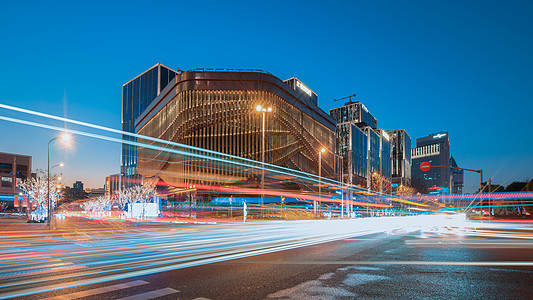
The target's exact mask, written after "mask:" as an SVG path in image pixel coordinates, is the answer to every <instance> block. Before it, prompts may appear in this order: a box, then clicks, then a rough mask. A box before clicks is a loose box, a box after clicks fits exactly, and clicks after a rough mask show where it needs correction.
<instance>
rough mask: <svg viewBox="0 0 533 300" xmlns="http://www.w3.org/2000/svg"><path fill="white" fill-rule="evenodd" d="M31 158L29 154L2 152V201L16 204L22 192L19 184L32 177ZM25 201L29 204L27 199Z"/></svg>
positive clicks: (0, 187)
mask: <svg viewBox="0 0 533 300" xmlns="http://www.w3.org/2000/svg"><path fill="white" fill-rule="evenodd" d="M31 160H32V158H31V156H27V155H20V154H11V153H0V180H1V181H0V203H5V204H7V205H10V206H11V205H14V204H15V201H14V200H15V197H18V194H19V192H20V190H19V189H18V188H17V186H18V184H19V183H20V181H21V180H27V179H29V178H30V177H31ZM18 202H19V201H17V203H18ZM20 203H22V201H20ZM24 203H26V205H27V201H26V202H24Z"/></svg>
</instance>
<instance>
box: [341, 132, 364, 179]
mask: <svg viewBox="0 0 533 300" xmlns="http://www.w3.org/2000/svg"><path fill="white" fill-rule="evenodd" d="M336 141H337V154H338V155H340V156H341V157H343V162H344V163H343V165H344V166H343V170H344V171H343V174H344V175H343V176H344V177H343V182H345V183H351V184H355V185H359V186H366V184H367V182H366V177H367V176H366V173H367V168H366V164H367V159H366V158H367V150H366V149H367V146H366V144H367V136H366V134H365V133H364V132H363V131H362V130H361V129H359V127H357V126H355V125H354V124H353V123H351V122H344V123H340V124H337V139H336Z"/></svg>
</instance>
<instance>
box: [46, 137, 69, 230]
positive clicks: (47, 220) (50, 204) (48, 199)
mask: <svg viewBox="0 0 533 300" xmlns="http://www.w3.org/2000/svg"><path fill="white" fill-rule="evenodd" d="M59 139H61V140H63V141H64V142H68V141H70V135H69V134H67V133H63V134H62V135H61V137H56V138H53V139H51V140H50V141H49V142H48V176H47V185H46V186H47V195H46V202H47V205H48V218H47V219H46V223H48V229H50V219H51V218H52V203H51V201H50V144H51V143H52V142H53V141H55V140H59ZM54 167H63V163H60V164H58V165H55V166H53V167H52V168H54Z"/></svg>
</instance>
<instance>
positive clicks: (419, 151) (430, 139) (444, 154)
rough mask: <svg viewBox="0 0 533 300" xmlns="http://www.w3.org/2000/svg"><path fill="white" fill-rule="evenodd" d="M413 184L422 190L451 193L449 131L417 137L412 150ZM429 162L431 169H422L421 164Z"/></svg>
mask: <svg viewBox="0 0 533 300" xmlns="http://www.w3.org/2000/svg"><path fill="white" fill-rule="evenodd" d="M411 157H412V160H413V168H412V170H411V172H412V177H413V186H414V187H416V188H417V189H418V190H419V191H422V192H426V191H428V192H439V193H449V191H450V183H451V179H452V177H451V172H450V168H447V167H438V166H450V140H449V137H448V132H437V133H433V134H430V135H429V136H426V137H423V138H418V139H416V148H415V149H412V150H411ZM423 162H429V163H430V164H431V165H432V166H435V167H432V168H431V169H430V170H429V171H427V172H424V171H422V170H420V164H422V163H423Z"/></svg>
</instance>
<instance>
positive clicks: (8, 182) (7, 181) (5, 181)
mask: <svg viewBox="0 0 533 300" xmlns="http://www.w3.org/2000/svg"><path fill="white" fill-rule="evenodd" d="M2 187H7V188H10V187H13V178H11V177H2Z"/></svg>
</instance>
